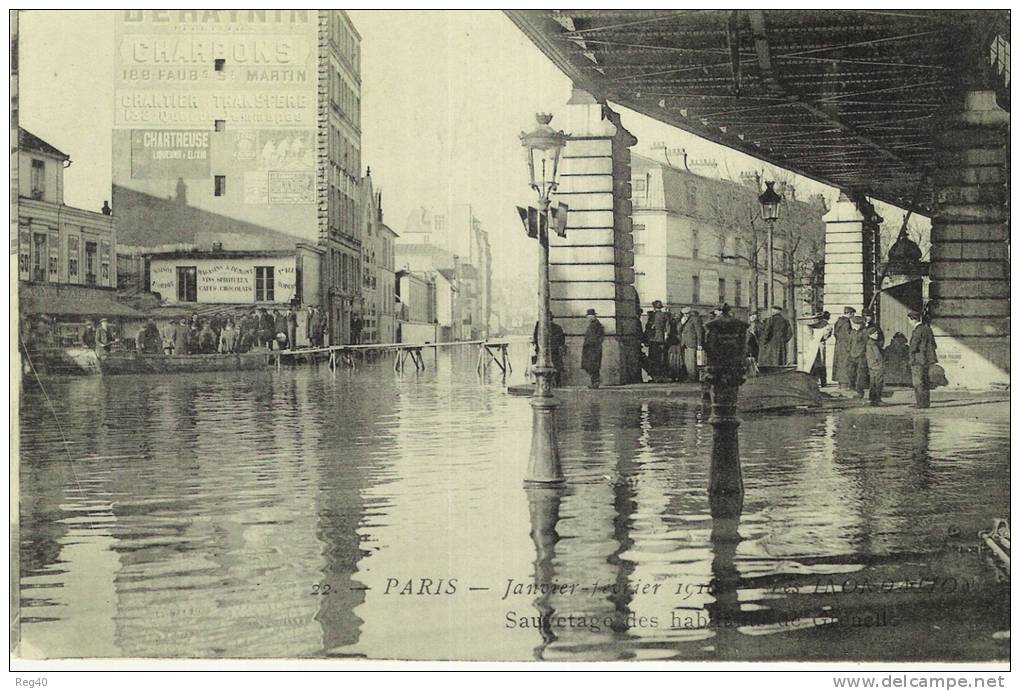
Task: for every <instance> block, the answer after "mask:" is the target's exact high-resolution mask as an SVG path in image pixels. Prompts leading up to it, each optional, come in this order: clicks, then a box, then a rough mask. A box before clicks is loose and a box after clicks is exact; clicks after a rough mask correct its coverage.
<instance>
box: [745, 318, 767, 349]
mask: <svg viewBox="0 0 1020 691" xmlns="http://www.w3.org/2000/svg"><path fill="white" fill-rule="evenodd" d="M747 325H748V328H750V329H751V331H752V332H753V333H754V340H755V342H756V343H761V339H762V336H764V335H765V325H764V324H762V322H761V319H760V318H759V316H758V310H751V311H750V312H748V313H747Z"/></svg>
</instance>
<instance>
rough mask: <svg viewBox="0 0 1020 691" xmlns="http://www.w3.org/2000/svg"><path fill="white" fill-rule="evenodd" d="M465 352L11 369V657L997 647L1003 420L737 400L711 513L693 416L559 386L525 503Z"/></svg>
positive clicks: (591, 656)
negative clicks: (417, 358) (395, 360)
mask: <svg viewBox="0 0 1020 691" xmlns="http://www.w3.org/2000/svg"><path fill="white" fill-rule="evenodd" d="M514 348H515V349H516V351H517V352H516V353H515V357H516V358H517V359H518V360H519V359H520V356H521V355H523V354H524V346H523V344H515V346H514ZM475 358H476V352H475V351H474V350H473V349H472V348H471V347H462V348H458V349H455V350H454V351H453V352H446V353H441V354H440V355H439V356H438V358H435V359H434V358H433V357H432V356H431V355H429V354H426V357H425V362H426V365H427V367H428V369H427V370H426V371H425V372H424V373H422V374H414V373H413V372H405V373H404V374H402V375H400V374H396V373H394V372H393V371H392V367H390V366H389V363H379V364H377V365H371V366H359V367H358V369H357V370H355V371H354V372H353V373H351V372H339V373H338V374H336V375H335V376H334V375H331V373H330V371H329V370H328V369H327V368H326V367H325V366H319V367H307V366H306V367H301V368H295V369H287V368H284V369H283V370H281V371H274V370H266V371H265V372H254V373H253V372H236V373H234V372H230V373H218V374H202V375H193V376H139V377H105V378H104V377H91V378H86V377H82V378H62V379H61V378H53V379H44V380H43V384H44V388H40V386H39V383H38V382H36V381H32V380H29V381H26V382H25V383H24V384H23V387H22V393H21V396H22V399H21V429H20V445H21V449H20V453H21V466H20V499H21V506H20V515H21V523H20V535H19V540H20V575H21V581H20V596H21V598H20V605H21V611H20V631H21V648H20V654H21V655H22V656H23V657H50V658H52V657H122V656H123V657H235V658H236V657H255V658H293V657H333V656H336V657H367V658H402V659H407V658H420V659H499V660H519V659H522V660H529V659H543V660H626V659H638V660H640V659H668V658H680V659H699V660H744V659H774V660H904V659H940V660H991V659H1006V658H1008V656H1009V649H1008V645H1009V640H1008V637H1006V636H1004V635H1002V634H1001V633H999V632H1003V631H1008V628H1009V593H1008V583H1006V582H1005V581H1004V579H1003V578H1002V576H1001V575H1000V574H999V573H998V571H997V570H996V567H995V566H994V563H993V562H992V560H991V559H990V557H989V556H988V555H987V553H986V552H984V551H983V550H980V549H979V545H980V544H981V543H980V540H979V539H978V537H977V532H978V531H979V530H981V529H982V528H986V527H987V526H988V525H990V522H991V519H992V518H994V517H1004V518H1008V517H1009V419H1008V410H1007V409H1006V406H1001V407H998V408H989V407H987V406H985V407H976V408H973V409H971V408H968V407H966V406H963V407H958V408H954V409H953V412H952V415H948V414H946V411H941V412H935V411H932V412H917V413H915V412H913V411H909V412H903V413H902V414H901V413H896V414H881V415H879V414H871V413H869V412H866V411H862V410H848V411H839V412H834V411H828V412H817V413H804V412H801V413H797V414H791V415H760V416H754V417H748V416H745V419H744V420H743V423H742V425H741V427H740V430H739V434H740V447H741V453H742V459H743V477H744V484H745V499H744V502H743V510H742V515H741V517H740V519H739V521H734V520H715V521H713V519H712V517H711V515H710V513H709V505H708V499H707V494H706V488H707V483H708V464H709V463H708V462H709V454H710V450H711V440H712V427H711V425H709V424H708V422H707V420H706V418H705V417H704V416H703V414H702V411H701V409H700V407H699V406H698V405H696V404H695V403H693V402H684V401H678V402H665V401H664V402H645V403H642V402H636V401H634V400H633V399H628V400H623V399H622V398H621V397H618V396H615V395H614V394H613V393H612V392H600V393H599V394H595V395H591V396H588V397H586V398H585V399H583V400H576V401H570V402H564V404H563V405H562V406H561V407H560V409H559V410H558V411H557V422H558V426H559V438H560V449H561V457H562V462H563V467H564V472H565V474H566V477H567V483H566V486H565V487H564V488H563V489H562V490H548V489H539V490H525V489H524V488H523V485H522V479H523V476H524V471H525V468H526V466H527V461H528V449H529V441H530V430H531V409H530V406H529V405H528V400H527V399H526V398H519V397H512V396H508V395H507V394H506V393H505V388H504V385H503V383H502V382H501V381H500V379H499V378H498V377H493V376H491V375H490V376H488V377H485V378H482V379H480V378H479V377H478V376H477V375H476V373H475V362H476V360H475ZM523 370H524V363H523V362H519V363H518V365H517V371H516V372H515V374H514V375H513V376H512V378H511V381H517V382H520V381H523ZM883 412H886V413H887V412H888V411H883ZM996 634H998V635H996Z"/></svg>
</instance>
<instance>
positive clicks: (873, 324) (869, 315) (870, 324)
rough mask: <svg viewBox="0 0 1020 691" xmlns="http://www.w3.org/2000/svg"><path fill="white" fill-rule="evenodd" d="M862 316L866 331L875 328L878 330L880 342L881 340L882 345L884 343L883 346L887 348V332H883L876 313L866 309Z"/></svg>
mask: <svg viewBox="0 0 1020 691" xmlns="http://www.w3.org/2000/svg"><path fill="white" fill-rule="evenodd" d="M861 316H862V317H864V328H865V329H871V328H874V329H877V330H878V340H879V342H880V343H882V345H883V347H884V346H885V332H884V331H882V327H881V326H879V325H878V321H877V320H876V319H875V312H874V311H873V310H870V309H866V310H864V311H863V312H861Z"/></svg>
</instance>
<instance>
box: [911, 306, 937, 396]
mask: <svg viewBox="0 0 1020 691" xmlns="http://www.w3.org/2000/svg"><path fill="white" fill-rule="evenodd" d="M907 319H908V320H909V321H910V325H911V327H913V331H912V332H911V333H910V345H909V346H908V349H909V351H910V383H911V384H913V386H914V407H915V408H927V407H929V406H930V405H931V392H930V388H931V387H930V384H929V381H928V368H929V367H931V366H932V365H934V364H935V363H936V362H938V361H939V359H938V356H937V355H936V354H935V334H933V333H932V330H931V327H930V326H928V325H927V324H925V323H924V322H922V321H921V315H920V314H919V313H918V312H908V313H907Z"/></svg>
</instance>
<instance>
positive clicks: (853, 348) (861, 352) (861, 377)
mask: <svg viewBox="0 0 1020 691" xmlns="http://www.w3.org/2000/svg"><path fill="white" fill-rule="evenodd" d="M850 329H851V331H850V349H849V351H848V352H847V370H846V371H847V380H848V381H849V382H850V385H851V387H853V389H854V391H856V392H857V395H858V396H859V397H860V398H864V389H865V388H867V386H868V331H867V329H865V328H864V317H860V316H857V315H854V318H853V319H851V320H850Z"/></svg>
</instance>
